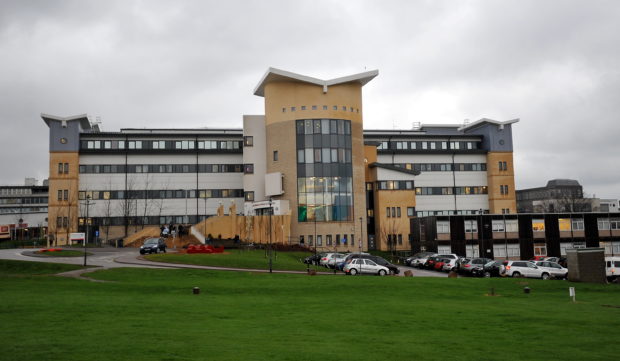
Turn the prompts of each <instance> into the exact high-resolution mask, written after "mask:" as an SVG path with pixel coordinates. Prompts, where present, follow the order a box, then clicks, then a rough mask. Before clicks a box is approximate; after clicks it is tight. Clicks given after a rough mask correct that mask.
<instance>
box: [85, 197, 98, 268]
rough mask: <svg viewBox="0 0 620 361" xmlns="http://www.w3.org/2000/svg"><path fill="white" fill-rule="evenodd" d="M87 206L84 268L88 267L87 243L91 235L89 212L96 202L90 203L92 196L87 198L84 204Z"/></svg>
mask: <svg viewBox="0 0 620 361" xmlns="http://www.w3.org/2000/svg"><path fill="white" fill-rule="evenodd" d="M82 204H84V205H85V206H86V237H84V267H86V243H88V233H89V227H88V226H89V222H88V221H89V219H88V217H89V213H88V210H89V208H90V206H91V204H95V203H94V202H91V201H90V196H86V202H84V203H82Z"/></svg>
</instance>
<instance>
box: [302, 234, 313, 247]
mask: <svg viewBox="0 0 620 361" xmlns="http://www.w3.org/2000/svg"><path fill="white" fill-rule="evenodd" d="M300 243H301V239H300ZM312 245H314V237H312V235H309V236H308V246H312Z"/></svg>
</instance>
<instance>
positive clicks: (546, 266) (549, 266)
mask: <svg viewBox="0 0 620 361" xmlns="http://www.w3.org/2000/svg"><path fill="white" fill-rule="evenodd" d="M535 263H536V265H537V266H538V267H539V268H542V269H543V270H545V271H548V272H549V274H551V275H552V276H553V277H555V278H560V279H564V278H566V276H568V268H564V267H562V266H560V265H559V264H557V263H555V262H549V261H538V262H535Z"/></svg>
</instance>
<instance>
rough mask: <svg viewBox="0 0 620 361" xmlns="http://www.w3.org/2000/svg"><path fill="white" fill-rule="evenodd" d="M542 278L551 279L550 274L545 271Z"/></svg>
mask: <svg viewBox="0 0 620 361" xmlns="http://www.w3.org/2000/svg"><path fill="white" fill-rule="evenodd" d="M540 278H542V279H543V280H548V279H549V274H548V273H543V274H542V276H541V277H540Z"/></svg>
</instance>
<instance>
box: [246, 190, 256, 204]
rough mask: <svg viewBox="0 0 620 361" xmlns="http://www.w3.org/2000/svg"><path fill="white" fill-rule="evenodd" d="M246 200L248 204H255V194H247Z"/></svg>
mask: <svg viewBox="0 0 620 361" xmlns="http://www.w3.org/2000/svg"><path fill="white" fill-rule="evenodd" d="M244 198H245V201H246V202H254V192H245V195H244Z"/></svg>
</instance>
